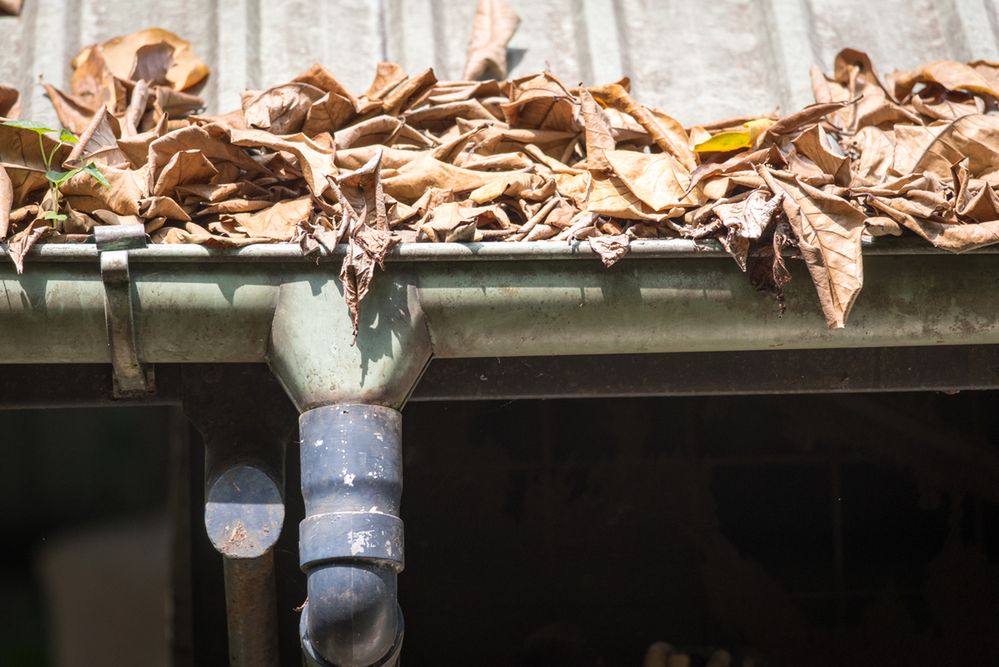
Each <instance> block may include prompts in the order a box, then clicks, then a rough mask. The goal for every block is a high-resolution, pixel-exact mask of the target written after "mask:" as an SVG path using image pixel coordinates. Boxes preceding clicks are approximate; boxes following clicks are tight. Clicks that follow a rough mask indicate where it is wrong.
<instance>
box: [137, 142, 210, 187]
mask: <svg viewBox="0 0 999 667" xmlns="http://www.w3.org/2000/svg"><path fill="white" fill-rule="evenodd" d="M218 173H219V170H218V169H216V168H215V165H213V164H212V163H211V161H210V160H209V159H208V158H206V157H205V154H204V153H202V152H201V151H199V150H197V149H192V150H186V151H179V152H177V153H174V154H173V155H172V156H171V157H170V161H169V162H167V163H166V165H165V166H164V167H163V170H162V171H160V174H159V176H158V177H157V178H156V183H155V185H153V189H152V191H151V194H152V195H154V196H157V197H166V196H170V195H172V194H173V193H174V190H175V189H176V188H177V186H178V185H188V184H190V183H206V182H208V181H210V180H211V179H212V178H213V177H215V176H217V175H218Z"/></svg>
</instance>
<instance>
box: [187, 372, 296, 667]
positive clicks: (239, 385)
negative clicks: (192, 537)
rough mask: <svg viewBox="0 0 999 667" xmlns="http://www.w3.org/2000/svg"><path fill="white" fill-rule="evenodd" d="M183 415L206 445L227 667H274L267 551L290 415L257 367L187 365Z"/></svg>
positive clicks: (274, 536) (209, 523)
mask: <svg viewBox="0 0 999 667" xmlns="http://www.w3.org/2000/svg"><path fill="white" fill-rule="evenodd" d="M180 375H181V382H182V387H181V389H180V390H179V391H180V393H181V395H182V396H183V405H184V412H185V414H186V415H187V417H188V418H189V419H190V420H191V422H192V423H193V424H194V425H195V427H196V428H197V429H198V431H199V432H200V433H201V434H202V436H203V438H204V442H205V486H206V492H205V515H204V520H205V529H206V531H207V533H208V537H209V539H210V540H211V543H212V545H213V546H214V547H215V550H216V551H218V552H219V554H220V555H221V556H222V557H223V562H224V564H225V588H226V605H227V606H226V611H227V621H228V631H229V664H230V665H233V667H269V666H270V665H275V664H277V650H278V637H277V634H278V633H277V609H276V606H275V605H276V602H275V588H274V586H275V584H274V559H273V549H274V546H275V544H277V541H278V537H279V536H280V534H281V528H282V525H283V524H284V457H285V448H286V445H287V442H288V441H289V440H290V439H291V437H292V433H293V432H294V425H295V411H294V409H293V408H292V406H291V405H290V404H289V402H288V400H287V397H286V396H285V395H284V393H283V392H282V390H281V387H280V385H278V383H277V381H276V380H275V379H274V377H273V376H272V375H271V374H270V373H269V372H268V370H267V369H266V367H263V366H261V365H232V364H220V365H213V366H203V365H197V364H187V365H185V366H184V367H183V368H182V370H181V371H180Z"/></svg>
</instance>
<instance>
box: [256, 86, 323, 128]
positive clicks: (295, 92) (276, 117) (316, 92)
mask: <svg viewBox="0 0 999 667" xmlns="http://www.w3.org/2000/svg"><path fill="white" fill-rule="evenodd" d="M323 95H324V93H323V91H322V90H320V89H319V88H316V87H315V86H311V85H309V84H307V83H286V84H283V85H280V86H274V87H273V88H268V89H267V90H265V91H263V92H260V93H244V95H243V120H244V122H245V124H246V126H247V127H250V128H255V129H260V130H269V131H270V132H271V133H272V134H294V133H296V132H300V131H301V130H302V127H303V126H304V125H305V119H306V117H307V116H308V114H309V111H310V110H311V108H312V105H313V104H314V103H315V102H317V101H318V100H319V99H320V98H322V97H323Z"/></svg>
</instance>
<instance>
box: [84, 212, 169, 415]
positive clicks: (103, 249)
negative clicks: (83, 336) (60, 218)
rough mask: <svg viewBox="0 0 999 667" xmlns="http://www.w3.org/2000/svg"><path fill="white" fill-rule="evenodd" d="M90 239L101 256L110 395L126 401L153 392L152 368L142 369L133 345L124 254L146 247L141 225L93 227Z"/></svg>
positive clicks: (128, 277)
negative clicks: (109, 369)
mask: <svg viewBox="0 0 999 667" xmlns="http://www.w3.org/2000/svg"><path fill="white" fill-rule="evenodd" d="M94 239H95V240H96V242H97V250H98V252H99V253H100V256H101V280H102V281H103V282H104V319H105V321H106V322H107V328H108V350H109V351H110V352H111V367H112V370H113V376H114V396H115V397H116V398H126V397H129V396H141V395H145V394H150V393H152V392H153V391H154V389H155V383H154V377H153V369H152V367H150V368H144V367H143V365H142V362H140V361H139V350H138V347H137V346H136V344H135V319H134V317H133V311H134V308H133V304H132V279H131V276H130V275H129V271H128V251H129V250H131V249H134V248H144V247H145V246H146V230H145V228H144V227H143V226H142V225H138V224H136V225H101V226H98V227H94Z"/></svg>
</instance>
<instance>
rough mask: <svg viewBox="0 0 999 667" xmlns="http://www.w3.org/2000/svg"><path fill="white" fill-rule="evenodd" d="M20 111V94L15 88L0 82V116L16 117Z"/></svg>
mask: <svg viewBox="0 0 999 667" xmlns="http://www.w3.org/2000/svg"><path fill="white" fill-rule="evenodd" d="M20 111H21V94H20V93H19V92H18V91H17V88H13V87H11V86H5V85H3V84H0V118H17V117H18V115H19V114H20Z"/></svg>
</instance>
